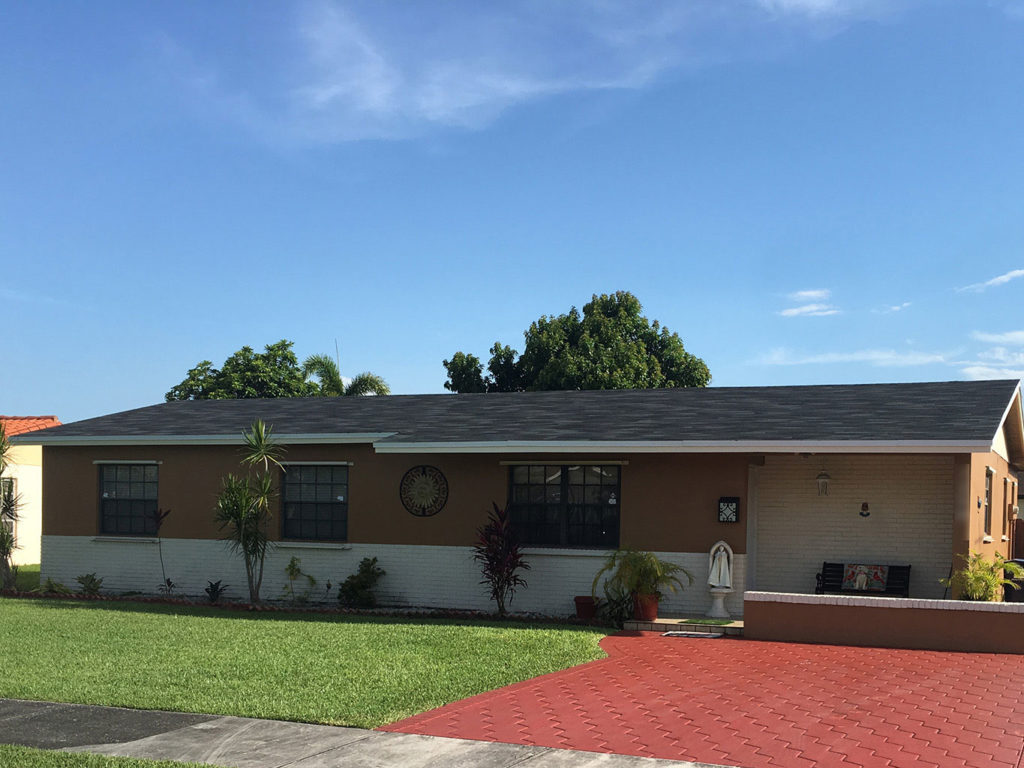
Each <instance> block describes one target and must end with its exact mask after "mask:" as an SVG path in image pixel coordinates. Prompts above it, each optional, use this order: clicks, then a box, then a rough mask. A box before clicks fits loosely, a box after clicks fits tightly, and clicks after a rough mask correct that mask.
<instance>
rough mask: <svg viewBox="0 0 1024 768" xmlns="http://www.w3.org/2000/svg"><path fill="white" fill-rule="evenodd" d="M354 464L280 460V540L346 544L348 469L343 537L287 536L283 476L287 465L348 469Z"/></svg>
mask: <svg viewBox="0 0 1024 768" xmlns="http://www.w3.org/2000/svg"><path fill="white" fill-rule="evenodd" d="M354 465H355V462H352V461H282V462H281V473H280V475H279V476H278V478H279V484H278V496H280V504H279V507H280V513H281V524H280V526H279V529H278V532H279V535H280V538H281V541H282V542H288V543H302V542H305V543H315V544H346V543H348V541H349V507H350V505H351V499H352V486H351V481H352V475H351V472H350V471H346V475H345V488H346V491H345V536H344V537H343V538H333V537H332V538H324V537H314V538H309V537H307V536H289V535H287V533H286V532H285V526H286V523H287V516H286V514H285V505H286V504H287V502H286V500H285V478H286V477H287V476H288V468H289V467H345V468H346V470H349V469H350V468H351V467H353V466H354Z"/></svg>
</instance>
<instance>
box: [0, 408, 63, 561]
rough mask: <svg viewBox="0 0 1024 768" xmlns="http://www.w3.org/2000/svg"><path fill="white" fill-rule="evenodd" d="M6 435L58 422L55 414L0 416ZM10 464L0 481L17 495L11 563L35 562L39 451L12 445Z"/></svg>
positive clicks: (40, 527) (39, 506)
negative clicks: (16, 517)
mask: <svg viewBox="0 0 1024 768" xmlns="http://www.w3.org/2000/svg"><path fill="white" fill-rule="evenodd" d="M0 424H3V427H4V434H5V435H6V436H7V437H8V438H12V437H14V436H15V435H25V434H28V433H29V432H35V431H37V430H40V429H47V428H48V427H54V426H58V425H59V424H60V420H59V419H58V418H57V417H56V416H0ZM11 448H12V450H11V454H10V456H9V461H10V464H8V465H7V467H6V468H5V469H4V474H3V478H2V479H0V483H2V484H3V485H7V484H8V483H9V484H10V485H11V488H12V490H13V492H14V494H15V496H16V497H17V498H18V519H17V520H16V521H15V523H14V546H15V550H14V557H13V561H14V564H15V565H29V564H34V563H38V562H39V551H40V542H41V540H42V532H43V468H42V465H43V451H42V448H40V447H39V446H38V445H12V446H11Z"/></svg>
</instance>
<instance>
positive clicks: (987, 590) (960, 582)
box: [940, 552, 1024, 602]
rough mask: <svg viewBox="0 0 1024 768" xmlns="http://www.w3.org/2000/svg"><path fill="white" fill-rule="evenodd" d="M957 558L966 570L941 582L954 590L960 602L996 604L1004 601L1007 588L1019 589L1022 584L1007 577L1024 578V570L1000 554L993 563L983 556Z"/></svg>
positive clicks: (973, 554) (973, 555) (972, 554)
mask: <svg viewBox="0 0 1024 768" xmlns="http://www.w3.org/2000/svg"><path fill="white" fill-rule="evenodd" d="M957 557H959V558H960V559H961V560H963V561H964V567H963V568H961V569H960V570H958V571H954V572H953V575H952V576H950V577H949V578H948V579H940V581H941V582H942V584H943V585H944V586H947V587H952V588H953V589H955V590H956V591H957V593H958V594H959V595H960V599H961V600H979V601H986V602H995V601H999V600H1001V599H1002V597H1003V589H1004V587H1006V586H1009V587H1010V588H1011V589H1020V585H1019V584H1016V583H1014V582H1013V581H1012V580H1011V579H1008V578H1006V577H1007V576H1010V577H1012V578H1015V579H1020V578H1024V567H1021V566H1020V565H1018V564H1017V563H1014V562H1011V561H1009V560H1006V559H1005V558H1004V557H1003V556H1002V555H1000V554H999V553H998V552H997V553H996V555H995V557H994V558H993V559H992V560H987V559H985V556H984V555H983V554H981V553H980V552H971V554H970V555H957Z"/></svg>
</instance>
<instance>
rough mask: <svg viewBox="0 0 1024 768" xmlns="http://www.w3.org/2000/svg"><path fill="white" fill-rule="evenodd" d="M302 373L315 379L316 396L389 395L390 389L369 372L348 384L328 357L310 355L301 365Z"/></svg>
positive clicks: (359, 375)
mask: <svg viewBox="0 0 1024 768" xmlns="http://www.w3.org/2000/svg"><path fill="white" fill-rule="evenodd" d="M302 373H303V374H304V375H305V376H306V377H307V378H308V377H310V376H312V377H315V378H316V380H317V382H318V384H317V386H319V392H318V394H321V395H327V396H330V397H340V396H343V395H349V396H352V395H390V394H391V388H390V387H389V386H388V383H387V382H386V381H384V379H382V378H381V377H380V376H378V375H377V374H375V373H370V372H369V371H367V372H365V373H360V374H358V375H356V376H355V377H354V378H353V379H352V380H351V381H349V382H348V384H346V383H345V380H344V379H342V377H341V369H340V368H338V363H337V361H335V360H334V359H333V358H331V356H330V355H310V356H309V357H307V358H306V361H305V362H304V363H303V364H302Z"/></svg>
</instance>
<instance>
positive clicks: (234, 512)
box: [214, 420, 284, 605]
mask: <svg viewBox="0 0 1024 768" xmlns="http://www.w3.org/2000/svg"><path fill="white" fill-rule="evenodd" d="M242 437H243V439H244V440H245V453H244V455H243V456H242V466H243V467H245V469H246V474H245V475H244V476H235V475H232V474H229V475H227V476H226V477H225V478H224V480H223V484H222V487H221V491H220V494H219V495H218V496H217V508H216V511H215V512H214V521H215V522H216V523H217V524H218V525H219V526H220V529H221V531H224V541H226V542H227V543H228V547H229V548H230V549H231V550H232V551H233V552H236V553H238V554H240V555H241V556H242V559H243V560H244V561H245V579H246V582H247V583H248V586H249V602H251V603H252V604H253V605H258V604H259V602H260V587H261V586H262V585H263V563H264V561H265V559H266V556H267V550H268V549H270V546H271V543H270V538H269V531H270V520H271V518H273V499H274V497H275V496H276V495H277V493H276V491H275V489H274V479H273V475H272V472H271V470H272V469H273V468H277V469H282V466H281V461H280V459H281V456H282V455H283V454H284V448H282V447H281V446H280V445H279V444H277V443H276V442H274V440H273V437H272V436H271V428H270V427H269V426H267V425H265V424H264V423H263V422H262V421H259V420H256V421H254V422H253V424H252V426H251V427H250V428H249V431H248V432H244V433H243V434H242Z"/></svg>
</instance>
